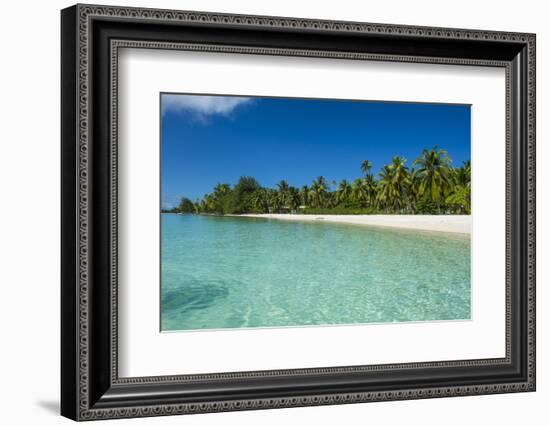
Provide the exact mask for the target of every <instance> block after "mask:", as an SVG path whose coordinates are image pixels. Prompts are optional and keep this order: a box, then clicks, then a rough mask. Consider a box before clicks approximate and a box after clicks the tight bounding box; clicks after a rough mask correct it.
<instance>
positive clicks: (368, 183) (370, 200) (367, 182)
mask: <svg viewBox="0 0 550 426" xmlns="http://www.w3.org/2000/svg"><path fill="white" fill-rule="evenodd" d="M376 186H377V183H376V180H375V179H374V175H373V174H371V173H369V174H368V175H366V176H365V178H364V179H363V187H364V189H365V192H366V193H367V204H368V205H369V206H370V205H373V204H374V203H375V201H376Z"/></svg>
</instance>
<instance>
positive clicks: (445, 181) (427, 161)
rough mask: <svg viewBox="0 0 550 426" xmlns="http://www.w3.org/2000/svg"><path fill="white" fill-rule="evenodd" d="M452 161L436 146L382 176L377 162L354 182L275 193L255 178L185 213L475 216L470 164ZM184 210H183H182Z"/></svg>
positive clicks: (399, 161)
mask: <svg viewBox="0 0 550 426" xmlns="http://www.w3.org/2000/svg"><path fill="white" fill-rule="evenodd" d="M451 164H452V162H451V158H450V157H449V155H448V154H447V152H446V151H445V150H443V149H439V148H438V147H437V146H435V147H434V148H432V149H430V150H427V149H425V150H423V151H422V153H421V155H420V156H419V157H418V158H417V159H416V160H414V161H413V163H412V167H410V168H409V167H408V166H407V165H406V159H405V158H403V157H400V156H395V157H393V158H392V159H391V162H390V163H389V164H386V165H384V166H383V167H382V168H381V169H380V171H379V172H378V174H377V176H375V175H374V174H372V173H371V171H372V163H371V162H370V161H369V160H365V161H363V162H362V163H361V165H360V166H361V171H362V173H363V175H362V176H361V177H358V178H357V179H355V180H353V182H349V181H348V180H346V179H343V180H342V181H341V182H340V183H338V184H336V182H329V181H328V180H327V179H326V178H325V177H324V176H319V177H318V178H316V179H315V180H314V181H313V182H312V183H311V184H310V185H304V186H302V187H301V188H296V187H294V186H291V185H290V184H289V183H288V182H287V181H286V180H281V181H280V182H279V183H278V184H277V187H276V188H265V187H262V186H261V185H260V184H259V183H258V182H257V181H256V179H254V178H252V177H241V178H240V179H239V181H238V183H237V184H236V185H234V187H231V186H230V185H229V184H226V183H220V184H218V185H216V187H215V188H214V190H213V192H212V193H210V194H206V195H205V196H204V197H203V198H202V199H201V200H198V201H196V202H195V203H192V202H191V201H190V200H188V199H186V198H184V199H182V203H181V204H180V207H181V208H180V207H178V208H176V209H175V210H176V211H179V212H183V213H214V214H230V213H233V214H240V213H286V212H298V213H327V214H330V213H334V214H345V213H364V214H374V213H383V214H470V212H471V204H470V192H471V184H470V173H471V166H470V162H469V161H466V162H464V163H463V164H462V166H460V167H452V165H451ZM178 209H179V210H178Z"/></svg>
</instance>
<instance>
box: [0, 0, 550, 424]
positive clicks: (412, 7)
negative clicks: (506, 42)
mask: <svg viewBox="0 0 550 426" xmlns="http://www.w3.org/2000/svg"><path fill="white" fill-rule="evenodd" d="M102 3H103V4H119V5H120V4H123V5H129V6H130V5H131V6H143V7H161V8H173V9H188V10H205V11H213V12H214V11H216V12H230V13H245V14H265V15H280V16H294V17H304V18H324V19H337V20H355V21H369V22H381V23H398V24H412V25H429V26H444V27H461V28H476V29H493V30H504V31H526V32H535V33H537V54H538V58H537V59H538V60H537V66H538V72H537V77H538V84H537V86H538V88H537V95H538V101H537V102H538V105H537V106H538V114H537V115H538V125H537V132H538V150H537V154H538V155H537V159H538V161H537V162H538V177H537V179H538V180H537V182H538V190H537V193H538V194H537V195H538V206H537V207H538V211H537V216H538V231H537V235H538V237H537V244H538V297H537V299H538V306H539V308H538V310H537V311H538V312H537V314H538V333H537V334H538V374H537V377H538V391H537V392H536V393H530V394H510V395H491V396H481V397H462V398H453V399H435V400H421V401H401V402H386V403H374V404H360V405H345V406H327V407H317V408H292V409H284V410H270V411H256V412H239V413H224V414H209V415H200V416H187V417H184V418H182V417H167V418H154V419H151V418H148V419H134V420H118V421H117V422H119V423H118V424H134V425H139V424H158V425H169V424H181V423H182V422H186V423H185V424H187V425H201V426H202V425H214V424H226V425H233V424H235V425H237V424H238V425H258V424H262V425H280V424H308V423H312V424H314V423H315V424H321V425H332V424H350V425H351V424H365V423H366V422H368V423H369V424H384V425H392V424H400V423H407V424H408V425H420V424H421V425H442V424H445V425H447V426H451V425H461V426H463V425H468V424H472V425H473V424H478V423H481V422H484V423H485V422H490V423H493V424H500V425H503V426H504V425H516V424H522V423H525V422H526V423H528V424H529V423H530V424H535V425H538V424H546V422H547V421H548V420H545V418H546V419H547V418H548V409H547V407H548V401H550V356H549V342H550V315H549V314H548V310H549V308H550V292H549V291H548V289H547V288H545V287H546V285H547V284H548V281H549V278H550V267H549V266H548V261H546V260H547V259H548V258H549V257H550V249H549V244H550V234H549V226H548V222H547V221H546V220H545V218H547V217H549V216H550V211H549V210H550V200H549V197H548V190H547V188H548V187H549V185H550V168H545V167H544V166H545V159H547V158H550V149H549V147H548V145H547V144H546V139H547V138H548V132H549V129H550V126H549V125H548V124H547V123H548V122H547V121H546V120H544V118H545V117H547V116H548V115H549V114H550V105H549V102H550V96H549V95H550V94H549V93H548V78H549V77H548V76H549V75H550V50H549V44H550V27H548V24H547V16H548V11H546V10H544V9H545V2H543V1H540V0H523V1H521V2H518V1H509V0H500V1H497V0H491V1H484V2H481V1H478V0H462V1H460V2H441V1H437V0H435V1H430V0H416V1H407V0H399V1H397V0H394V1H391V0H388V1H384V2H358V1H353V0H339V1H337V2H336V1H332V2H319V1H306V0H303V1H301V2H300V1H296V0H277V1H275V0H266V1H262V2H259V1H252V0H232V1H231V2H228V1H223V0H179V1H178V0H160V1H153V0H148V1H144V0H132V1H128V0H120V1H114V2H113V1H109V0H104V1H102ZM71 4H72V3H71V2H67V1H61V0H51V1H48V2H39V1H21V2H16V1H13V0H12V1H11V2H9V3H7V4H6V3H4V4H3V7H2V18H3V19H2V24H1V25H0V32H1V38H0V40H1V43H2V49H1V53H2V56H1V58H2V63H1V66H0V106H1V117H2V120H1V121H0V123H1V124H0V147H1V150H0V191H1V192H0V195H1V196H0V200H1V205H0V259H1V260H0V292H1V293H0V327H1V334H0V342H1V343H0V348H1V349H0V401H1V402H2V404H1V405H2V411H1V414H0V418H1V421H2V424H6V425H17V424H29V425H32V424H40V425H48V424H68V423H69V421H68V420H66V419H64V418H61V417H59V416H58V414H57V412H58V404H59V397H58V395H59V264H60V260H59V232H60V231H59V229H60V223H59V176H60V173H59V156H60V155H59V78H60V77H59V62H60V60H59V9H61V8H64V7H66V6H69V5H71ZM545 192H546V194H545ZM113 422H114V421H107V422H105V423H102V424H110V423H113ZM113 424H116V423H113Z"/></svg>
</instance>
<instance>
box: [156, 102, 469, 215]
mask: <svg viewBox="0 0 550 426" xmlns="http://www.w3.org/2000/svg"><path fill="white" fill-rule="evenodd" d="M161 114H162V121H161V126H162V129H161V132H162V133H161V138H162V140H161V144H162V154H161V157H162V158H161V165H162V171H161V179H162V196H161V198H162V206H163V207H172V206H174V205H176V204H177V203H178V201H179V199H180V198H181V197H188V198H190V199H192V200H195V199H197V198H201V197H202V196H203V195H204V194H206V193H208V192H211V190H212V188H213V187H214V185H216V184H217V183H219V182H224V183H230V184H234V183H236V181H237V180H238V179H239V177H240V176H254V177H255V178H256V179H257V180H258V181H259V182H260V184H261V185H262V186H266V187H275V185H276V183H277V182H279V181H280V180H281V179H285V180H286V181H288V182H289V184H291V185H293V186H296V187H300V186H302V185H305V184H307V185H309V184H311V182H312V181H313V179H315V178H316V177H317V176H320V175H322V176H325V177H326V178H327V179H328V180H329V182H330V181H332V180H335V181H337V182H339V181H340V180H342V179H348V180H349V181H352V180H353V179H355V178H357V177H359V176H361V175H362V172H361V170H360V164H361V162H362V161H363V160H366V159H368V160H370V161H371V162H372V164H373V170H372V171H371V172H374V173H375V174H376V173H378V171H379V169H380V168H381V167H382V166H383V165H384V164H387V163H389V162H390V160H391V158H392V156H394V155H400V156H403V157H405V158H406V159H407V165H408V166H409V167H410V166H411V165H412V162H413V161H414V160H415V159H416V158H417V157H418V156H419V154H420V153H421V152H422V150H423V149H424V148H428V149H430V148H432V147H433V146H434V145H438V146H439V147H440V148H442V149H446V150H447V152H448V154H449V155H450V157H451V158H452V160H453V165H454V166H460V165H461V164H462V161H464V160H469V159H470V107H469V106H468V105H447V104H420V103H400V102H363V101H360V102H358V101H339V100H321V99H315V100H312V99H292V98H244V97H229V96H203V95H176V94H162V95H161Z"/></svg>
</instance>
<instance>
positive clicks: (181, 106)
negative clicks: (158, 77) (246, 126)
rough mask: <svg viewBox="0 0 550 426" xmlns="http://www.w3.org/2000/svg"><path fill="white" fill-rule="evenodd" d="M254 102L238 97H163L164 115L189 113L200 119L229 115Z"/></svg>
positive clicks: (168, 95)
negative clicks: (169, 112) (238, 108)
mask: <svg viewBox="0 0 550 426" xmlns="http://www.w3.org/2000/svg"><path fill="white" fill-rule="evenodd" d="M250 102H252V99H251V98H245V97H237V96H206V95H172V94H166V95H162V113H163V114H164V113H166V112H168V111H171V112H189V113H192V114H194V115H196V117H197V118H199V119H205V118H207V117H209V116H212V115H229V114H231V112H233V111H234V110H235V109H236V108H237V107H238V106H239V105H244V104H247V103H250Z"/></svg>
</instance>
